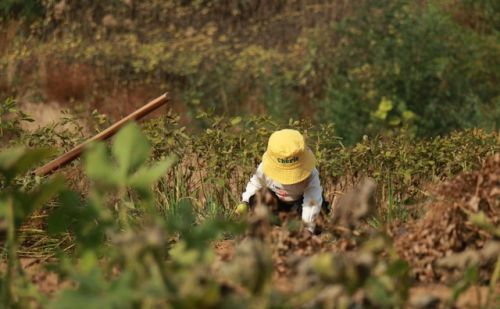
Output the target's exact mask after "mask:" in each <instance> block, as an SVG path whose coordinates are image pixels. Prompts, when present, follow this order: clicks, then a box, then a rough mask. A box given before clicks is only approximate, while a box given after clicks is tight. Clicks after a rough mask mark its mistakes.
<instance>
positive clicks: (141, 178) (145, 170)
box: [129, 156, 177, 193]
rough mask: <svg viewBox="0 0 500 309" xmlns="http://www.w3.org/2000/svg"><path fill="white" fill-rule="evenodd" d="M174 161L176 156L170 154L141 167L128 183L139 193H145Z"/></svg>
mask: <svg viewBox="0 0 500 309" xmlns="http://www.w3.org/2000/svg"><path fill="white" fill-rule="evenodd" d="M175 162H177V157H176V156H170V157H168V158H167V159H165V160H163V161H161V162H158V163H157V164H156V165H154V166H152V167H142V168H141V169H139V170H138V171H137V173H135V174H134V175H133V176H132V177H131V179H130V182H129V185H130V186H131V187H132V188H134V189H136V190H138V191H139V192H140V193H146V192H147V191H148V190H149V188H150V186H151V185H153V184H154V183H155V182H157V181H158V180H159V179H160V178H161V177H162V176H164V175H165V174H166V173H167V171H168V170H169V169H170V167H172V165H174V164H175Z"/></svg>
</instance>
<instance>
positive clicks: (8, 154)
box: [0, 147, 52, 182]
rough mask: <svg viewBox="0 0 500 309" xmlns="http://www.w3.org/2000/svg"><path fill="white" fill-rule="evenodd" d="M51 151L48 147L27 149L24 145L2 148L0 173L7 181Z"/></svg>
mask: <svg viewBox="0 0 500 309" xmlns="http://www.w3.org/2000/svg"><path fill="white" fill-rule="evenodd" d="M51 153H52V152H51V151H50V150H49V149H27V148H24V147H15V148H11V149H7V150H4V151H2V152H1V153H0V174H2V175H3V176H4V177H5V178H6V179H7V181H8V182H9V181H11V180H12V179H14V178H15V177H16V176H19V175H22V174H24V173H26V172H27V171H28V170H29V169H30V168H32V167H33V166H34V165H35V164H37V163H39V162H41V161H42V160H43V159H45V158H47V157H48V156H49V155H50V154H51Z"/></svg>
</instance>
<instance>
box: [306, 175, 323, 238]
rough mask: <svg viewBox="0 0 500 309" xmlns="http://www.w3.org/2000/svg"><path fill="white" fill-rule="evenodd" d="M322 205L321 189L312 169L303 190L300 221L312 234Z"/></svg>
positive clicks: (317, 177)
mask: <svg viewBox="0 0 500 309" xmlns="http://www.w3.org/2000/svg"><path fill="white" fill-rule="evenodd" d="M322 203H323V188H322V187H321V183H320V181H319V173H318V170H316V169H314V170H313V171H312V173H311V176H310V179H309V183H308V184H307V186H306V188H305V190H304V201H303V203H302V221H304V223H305V224H306V226H307V229H308V230H309V231H310V232H314V228H315V227H316V223H315V219H316V216H317V215H318V214H319V212H320V211H321V204H322Z"/></svg>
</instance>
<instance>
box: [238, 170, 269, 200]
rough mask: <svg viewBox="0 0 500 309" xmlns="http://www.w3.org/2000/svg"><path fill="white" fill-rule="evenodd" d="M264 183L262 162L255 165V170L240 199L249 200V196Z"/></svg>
mask: <svg viewBox="0 0 500 309" xmlns="http://www.w3.org/2000/svg"><path fill="white" fill-rule="evenodd" d="M264 185H265V179H264V173H263V171H262V163H261V164H259V166H258V167H257V171H256V172H255V174H253V176H252V178H250V181H249V182H248V184H247V187H246V189H245V192H243V194H242V195H241V201H243V202H245V203H249V202H250V198H251V197H252V196H253V195H255V193H256V192H257V191H259V190H260V189H261V188H262V187H263V186H264Z"/></svg>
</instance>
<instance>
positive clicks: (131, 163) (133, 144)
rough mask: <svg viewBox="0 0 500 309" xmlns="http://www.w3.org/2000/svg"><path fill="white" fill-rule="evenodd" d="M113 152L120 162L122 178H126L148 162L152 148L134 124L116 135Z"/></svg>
mask: <svg viewBox="0 0 500 309" xmlns="http://www.w3.org/2000/svg"><path fill="white" fill-rule="evenodd" d="M112 151H113V154H114V156H115V157H116V159H117V161H118V169H119V171H120V174H121V176H122V177H126V176H127V175H128V174H129V173H131V172H133V171H134V170H135V169H136V168H137V167H139V166H140V165H141V164H143V163H144V162H146V160H147V159H148V157H149V155H150V153H151V147H150V145H149V142H148V140H147V138H146V137H145V136H144V134H142V132H141V129H140V128H139V126H138V125H137V124H136V123H133V122H132V123H129V124H127V125H126V126H125V127H123V128H122V129H121V130H120V132H118V134H116V136H115V138H114V140H113V147H112Z"/></svg>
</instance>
